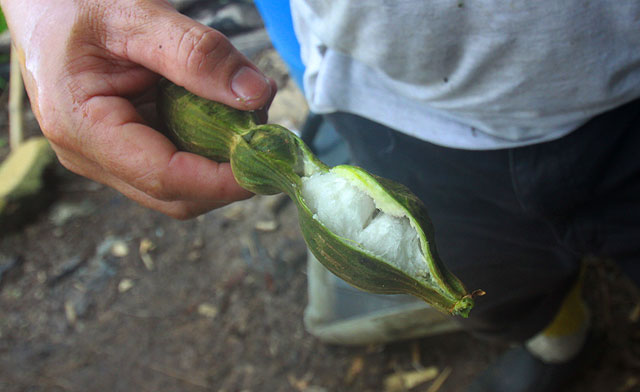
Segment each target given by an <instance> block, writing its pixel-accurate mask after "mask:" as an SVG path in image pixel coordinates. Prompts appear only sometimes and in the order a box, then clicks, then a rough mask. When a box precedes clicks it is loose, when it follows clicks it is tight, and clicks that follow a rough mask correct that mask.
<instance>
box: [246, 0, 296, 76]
mask: <svg viewBox="0 0 640 392" xmlns="http://www.w3.org/2000/svg"><path fill="white" fill-rule="evenodd" d="M254 3H255V5H256V8H257V9H258V11H259V12H260V15H261V16H262V20H263V21H264V24H265V27H266V29H267V32H268V33H269V37H270V38H271V42H272V43H273V46H274V48H275V49H276V50H277V51H278V53H279V54H280V56H281V57H282V59H283V60H284V62H285V63H286V64H287V66H288V67H289V72H290V74H291V76H292V77H293V79H294V80H295V81H296V83H298V86H299V87H300V88H302V75H303V74H304V64H302V60H301V59H300V44H299V43H298V40H297V38H296V36H295V33H294V31H293V21H292V20H291V7H290V5H289V0H254Z"/></svg>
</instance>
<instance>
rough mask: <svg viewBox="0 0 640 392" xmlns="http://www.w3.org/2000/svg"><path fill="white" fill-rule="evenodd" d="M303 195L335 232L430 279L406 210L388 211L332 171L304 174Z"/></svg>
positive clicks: (310, 207) (391, 261)
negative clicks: (306, 175)
mask: <svg viewBox="0 0 640 392" xmlns="http://www.w3.org/2000/svg"><path fill="white" fill-rule="evenodd" d="M302 196H303V198H304V199H305V201H306V202H307V205H308V207H309V209H310V210H311V211H312V212H313V213H314V218H315V219H317V220H318V221H320V222H321V223H322V224H323V225H325V226H326V227H327V228H328V229H329V230H331V231H332V232H334V233H335V234H337V235H339V236H341V237H343V238H346V239H349V240H351V241H353V242H355V244H356V245H357V246H358V248H360V249H362V250H364V251H367V252H369V253H371V254H372V255H374V256H375V257H377V258H380V259H382V260H384V261H386V262H387V263H389V264H391V265H393V266H395V267H396V268H398V269H400V270H401V271H403V272H405V273H406V274H408V275H410V276H413V277H415V278H418V279H421V280H423V281H425V282H429V281H430V280H431V279H430V276H429V272H428V269H427V265H426V263H425V261H424V255H423V253H422V250H421V249H420V238H419V236H418V233H417V232H416V230H415V228H414V227H413V226H412V225H411V222H410V221H409V219H408V218H407V216H406V214H403V213H402V212H401V211H397V210H395V211H393V210H392V211H385V207H386V206H384V205H379V204H384V203H378V204H377V203H376V201H375V200H374V199H373V198H372V197H371V196H370V195H369V194H367V192H366V191H364V190H363V189H362V188H361V187H359V186H357V185H355V184H354V183H352V182H351V181H350V180H349V179H347V178H343V177H341V176H340V175H338V174H336V173H334V172H331V171H330V172H326V173H317V174H314V175H312V176H309V177H303V178H302ZM390 212H391V213H390ZM392 213H393V214H392Z"/></svg>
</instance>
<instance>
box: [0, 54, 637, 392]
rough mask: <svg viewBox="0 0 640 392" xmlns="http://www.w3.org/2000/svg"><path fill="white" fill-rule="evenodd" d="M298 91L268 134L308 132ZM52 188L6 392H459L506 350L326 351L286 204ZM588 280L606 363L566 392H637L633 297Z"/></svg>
mask: <svg viewBox="0 0 640 392" xmlns="http://www.w3.org/2000/svg"><path fill="white" fill-rule="evenodd" d="M263 66H265V67H266V68H269V67H270V66H272V65H269V64H268V61H267V63H266V64H265V63H263ZM276 68H277V67H276ZM276 76H278V82H279V83H280V84H281V86H283V87H284V86H285V85H286V84H287V83H288V82H287V78H286V76H284V75H282V74H279V75H276ZM292 89H293V87H291V86H289V87H288V88H283V91H285V92H283V94H282V96H281V100H282V101H281V103H279V104H276V105H275V106H276V107H275V108H274V111H273V113H274V115H273V116H272V120H273V121H275V122H280V123H284V124H286V125H287V126H296V125H298V126H299V125H300V121H301V119H303V118H304V116H301V113H304V112H303V110H304V106H303V104H301V103H300V102H301V101H300V100H301V98H300V95H299V92H297V91H295V89H293V90H292ZM5 99H6V97H5ZM294 103H295V104H294ZM3 116H5V115H3ZM0 121H2V124H1V125H2V128H1V129H0V137H1V138H5V139H6V137H7V134H6V132H7V131H6V116H5V117H2V118H1V119H0ZM28 124H30V133H31V134H36V133H37V132H38V131H37V124H36V123H35V122H34V120H33V116H30V117H29V121H28ZM6 152H7V147H6V146H5V147H2V150H0V153H2V157H4V155H5V154H6ZM54 185H55V187H52V188H50V189H47V192H49V193H51V195H52V196H54V197H53V203H52V204H50V205H49V206H48V207H47V208H45V209H43V210H41V211H40V212H39V214H38V216H37V217H36V218H35V219H34V220H32V221H31V222H29V223H28V224H26V225H25V226H23V227H22V228H20V229H19V230H16V231H13V232H10V233H2V234H1V238H0V267H1V268H2V270H3V273H2V276H1V279H0V391H4V392H18V391H83V392H84V391H158V392H160V391H185V392H186V391H226V392H234V391H238V392H239V391H308V392H321V391H384V390H389V391H391V390H393V389H391V387H390V386H388V385H387V386H385V380H386V379H387V378H388V377H389V376H391V375H394V374H398V373H402V372H407V371H420V370H428V369H431V368H434V369H435V370H436V374H438V375H439V378H438V379H437V380H431V381H427V382H425V383H422V384H420V385H418V386H416V387H415V388H412V389H411V390H412V391H428V392H436V391H441V392H457V391H463V390H464V386H465V385H466V384H467V383H468V382H469V381H470V379H471V378H472V377H473V376H474V375H475V374H477V373H478V372H480V371H481V370H482V369H483V368H484V367H485V366H486V365H487V364H488V363H489V362H490V360H491V359H493V358H495V357H496V356H497V355H499V353H500V352H501V351H502V350H504V349H505V348H506V347H505V346H503V345H499V344H495V343H489V342H484V341H480V340H477V339H475V338H473V337H471V336H469V335H467V334H466V333H463V332H459V333H451V334H447V335H439V336H434V337H428V338H424V339H419V340H413V341H407V342H399V343H395V344H390V345H373V346H368V347H337V346H330V345H326V344H323V343H321V342H319V341H318V340H316V339H315V338H314V337H312V336H311V335H309V334H308V333H307V332H306V331H305V329H304V326H303V324H302V314H303V310H304V307H305V303H306V295H307V294H306V276H305V262H306V249H305V244H304V242H303V240H302V237H301V234H300V232H299V229H298V226H297V217H296V211H295V208H294V206H293V204H292V203H290V202H289V201H288V200H287V199H286V198H284V197H282V196H273V197H255V198H253V199H251V200H248V201H244V202H240V203H236V204H234V205H232V206H229V207H225V208H223V209H220V210H217V211H214V212H211V213H209V214H206V215H204V216H201V217H200V218H197V219H194V220H190V221H185V222H181V221H176V220H172V219H171V218H168V217H166V216H163V215H161V214H159V213H156V212H153V211H150V210H147V209H144V208H142V207H140V206H138V205H136V204H135V203H133V202H131V201H129V200H127V199H126V198H124V197H123V196H121V195H120V194H118V193H116V192H115V191H113V190H111V189H109V188H106V187H104V186H101V185H99V184H95V183H93V182H91V181H89V180H86V179H83V178H80V177H78V176H75V175H73V174H71V173H69V172H67V171H65V170H64V169H61V168H58V169H57V170H56V176H55V182H54ZM588 276H589V290H588V292H589V297H590V301H591V302H592V304H593V308H594V310H595V313H596V318H595V321H596V325H597V328H598V330H599V331H602V332H603V333H604V335H605V341H606V347H605V348H604V353H603V355H602V357H601V358H600V359H599V360H598V361H596V362H595V363H594V364H593V365H591V366H590V367H589V368H587V369H586V370H585V371H584V372H583V373H582V374H581V375H580V378H579V379H578V380H577V383H576V384H575V386H573V387H572V388H570V389H567V391H582V392H590V391H610V392H624V391H638V390H640V324H639V322H638V318H639V317H640V314H639V313H640V296H639V295H638V292H637V289H635V288H634V287H633V286H632V285H631V284H630V283H629V282H628V281H626V280H625V279H624V278H621V277H620V276H619V274H618V272H617V270H616V269H615V268H614V267H613V266H612V265H610V264H608V263H604V262H600V261H598V262H591V263H590V268H589V270H588ZM423 373H425V372H423ZM396 390H403V389H402V388H401V389H396Z"/></svg>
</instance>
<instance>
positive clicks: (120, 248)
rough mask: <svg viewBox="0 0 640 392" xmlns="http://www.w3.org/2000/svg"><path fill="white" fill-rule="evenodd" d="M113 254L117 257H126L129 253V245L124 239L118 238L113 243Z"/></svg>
mask: <svg viewBox="0 0 640 392" xmlns="http://www.w3.org/2000/svg"><path fill="white" fill-rule="evenodd" d="M111 254H112V255H114V256H115V257H125V256H126V255H128V254H129V246H128V245H127V243H126V242H124V241H122V240H117V241H114V242H113V245H111Z"/></svg>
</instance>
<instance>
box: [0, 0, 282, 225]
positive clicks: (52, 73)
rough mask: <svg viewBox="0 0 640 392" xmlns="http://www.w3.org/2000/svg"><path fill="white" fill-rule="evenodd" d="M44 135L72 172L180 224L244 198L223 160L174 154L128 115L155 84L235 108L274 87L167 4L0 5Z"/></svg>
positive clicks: (90, 0)
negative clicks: (167, 84) (162, 82)
mask: <svg viewBox="0 0 640 392" xmlns="http://www.w3.org/2000/svg"><path fill="white" fill-rule="evenodd" d="M0 3H1V4H2V8H3V11H4V12H5V16H6V18H7V21H8V24H9V28H10V30H11V35H12V40H13V44H14V45H16V48H17V49H18V53H19V54H20V60H21V61H20V62H21V65H22V70H23V75H24V80H25V86H26V89H27V93H28V95H29V98H30V101H31V105H32V109H33V111H34V114H35V116H36V118H37V120H38V122H39V124H40V127H41V129H42V132H43V133H44V135H45V136H46V137H47V138H48V139H49V141H50V142H51V145H52V147H53V149H54V151H55V152H56V154H57V156H58V159H59V160H60V162H61V163H62V164H63V165H64V166H65V167H66V168H68V169H69V170H71V171H73V172H75V173H78V174H80V175H82V176H85V177H88V178H91V179H93V180H96V181H98V182H101V183H104V184H106V185H109V186H111V187H113V188H115V189H117V190H118V191H120V192H122V193H123V194H124V195H126V196H128V197H129V198H131V199H133V200H136V201H137V202H139V203H141V204H142V205H144V206H147V207H150V208H153V209H156V210H158V211H161V212H163V213H165V214H168V215H170V216H173V217H176V218H181V219H186V218H191V217H194V216H196V215H199V214H201V213H203V212H206V211H209V210H211V209H214V208H217V207H220V206H223V205H225V204H228V203H230V202H233V201H236V200H241V199H244V198H247V197H249V196H250V195H251V194H250V193H249V192H247V191H246V190H244V189H242V188H240V186H239V185H238V184H237V183H236V182H235V180H234V178H233V175H232V173H231V168H230V166H229V164H228V163H216V162H213V161H210V160H207V159H205V158H202V157H199V156H197V155H194V154H190V153H187V152H180V151H177V150H176V147H175V146H174V145H173V144H172V143H171V142H170V141H169V140H168V139H167V138H166V137H164V136H163V135H162V134H161V133H159V132H157V131H156V130H154V129H153V128H152V127H151V125H150V122H149V121H148V120H147V119H145V118H144V117H143V116H142V115H141V112H140V111H138V110H137V109H136V106H135V104H134V102H135V101H136V100H137V98H139V97H141V96H144V95H145V93H149V92H150V91H152V90H153V88H154V86H155V84H156V82H157V80H158V79H159V77H160V76H164V77H166V78H167V79H169V80H171V81H173V82H174V83H176V84H179V85H182V86H184V87H186V88H187V89H188V90H190V91H192V92H193V93H195V94H197V95H200V96H202V97H204V98H208V99H211V100H215V101H219V102H222V103H225V104H227V105H230V106H233V107H236V108H238V109H243V110H254V109H260V108H264V107H266V106H268V105H269V104H270V102H271V100H272V99H273V95H274V94H275V91H276V86H275V83H274V82H273V81H272V80H269V79H267V78H266V77H264V76H263V75H262V74H261V72H260V71H259V70H258V69H257V68H256V67H255V66H254V65H253V64H251V62H250V61H249V60H247V59H246V58H245V57H244V56H243V55H242V54H241V53H239V52H238V51H237V50H236V49H235V48H233V46H232V45H231V44H230V43H229V41H228V40H227V39H226V38H225V37H224V36H223V35H222V34H221V33H219V32H217V31H215V30H212V29H210V28H208V27H206V26H203V25H201V24H198V23H197V22H194V21H193V20H191V19H189V18H187V17H185V16H183V15H181V14H179V13H178V12H177V11H175V10H174V9H173V7H171V5H170V4H169V3H168V2H167V1H165V0H56V1H51V0H29V1H24V0H0Z"/></svg>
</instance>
